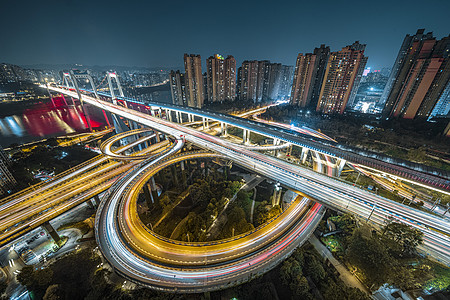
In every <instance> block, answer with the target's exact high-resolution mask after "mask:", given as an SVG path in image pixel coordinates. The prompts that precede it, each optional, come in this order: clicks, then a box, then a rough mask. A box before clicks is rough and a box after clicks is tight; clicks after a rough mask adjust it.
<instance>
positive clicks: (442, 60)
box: [383, 29, 450, 119]
mask: <svg viewBox="0 0 450 300" xmlns="http://www.w3.org/2000/svg"><path fill="white" fill-rule="evenodd" d="M405 45H407V46H408V47H406V48H407V49H406V51H404V48H405V47H404V46H405ZM400 52H401V53H399V56H400V54H401V55H402V56H403V59H402V60H401V63H400V64H399V65H398V66H395V65H394V68H393V70H392V72H395V73H394V74H392V73H391V76H390V77H392V76H393V75H395V78H394V80H393V83H392V87H390V89H389V90H387V89H388V88H389V87H386V89H385V92H386V93H387V92H388V93H387V94H388V96H387V100H386V103H385V106H384V109H383V117H384V118H386V119H389V118H404V119H414V118H429V117H430V115H431V113H432V111H433V109H434V107H435V106H436V103H438V100H439V99H441V96H442V95H443V93H444V92H445V90H446V87H447V85H448V82H449V79H450V36H449V37H445V38H443V39H441V40H436V38H435V37H433V34H432V33H431V32H429V33H427V34H424V30H423V29H420V30H418V31H417V33H416V35H414V36H412V37H410V36H408V35H407V36H406V38H405V40H404V42H403V44H402V48H401V49H400ZM403 52H405V53H403Z"/></svg>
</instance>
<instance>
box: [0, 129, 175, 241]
mask: <svg viewBox="0 0 450 300" xmlns="http://www.w3.org/2000/svg"><path fill="white" fill-rule="evenodd" d="M144 138H146V137H144ZM144 140H145V139H144ZM144 140H142V139H139V140H137V141H136V142H135V143H132V144H128V145H125V146H122V147H120V148H118V149H117V150H116V152H117V153H123V152H125V151H127V150H128V149H130V148H132V147H133V146H135V144H138V143H140V142H143V141H144ZM172 147H174V143H172V142H169V141H162V142H160V143H157V144H155V145H152V146H150V147H148V148H145V149H144V150H143V151H142V152H141V153H139V152H138V153H137V156H140V157H141V158H140V160H142V159H143V158H148V157H153V155H156V154H157V153H166V152H168V151H170V149H171V148H172ZM132 156H133V155H132ZM132 156H131V157H132ZM138 163H139V161H138V160H135V161H131V162H130V163H128V162H125V163H124V162H121V161H113V160H110V158H108V157H106V156H104V155H101V156H97V157H95V158H93V159H91V160H89V161H87V162H85V163H82V164H80V165H78V166H77V167H75V168H72V169H70V170H69V171H70V172H67V171H66V172H64V173H61V174H59V175H58V176H56V177H55V178H53V179H52V180H51V181H50V182H47V183H40V184H37V185H35V186H32V187H30V188H29V189H26V190H24V191H21V192H19V193H17V194H13V195H11V196H9V197H7V198H5V199H2V201H1V202H0V211H1V212H0V247H3V246H4V245H6V244H8V243H9V242H11V241H13V240H14V239H16V238H17V237H19V236H21V235H23V234H25V233H27V232H29V231H31V230H33V229H34V228H37V227H39V226H41V225H42V224H44V223H45V222H47V221H49V220H51V219H53V218H55V217H57V216H59V215H60V214H62V213H64V212H66V211H68V210H70V209H71V208H73V207H75V206H77V205H79V204H81V203H83V202H85V201H87V200H90V199H92V198H93V197H94V196H96V195H98V194H100V193H103V192H104V191H105V190H107V189H108V188H109V187H110V186H111V184H112V183H113V182H114V181H115V180H116V179H117V177H118V176H120V175H122V174H123V173H124V172H126V171H128V170H129V169H130V168H132V167H133V166H135V165H137V164H138Z"/></svg>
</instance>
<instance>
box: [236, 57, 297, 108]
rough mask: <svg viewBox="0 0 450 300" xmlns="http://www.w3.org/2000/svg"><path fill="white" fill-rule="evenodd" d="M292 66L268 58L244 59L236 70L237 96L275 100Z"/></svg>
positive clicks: (245, 98)
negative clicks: (273, 61)
mask: <svg viewBox="0 0 450 300" xmlns="http://www.w3.org/2000/svg"><path fill="white" fill-rule="evenodd" d="M290 74H292V67H289V66H283V65H281V64H279V63H271V62H270V61H268V60H262V61H256V60H254V61H244V62H243V63H242V66H241V67H240V68H239V70H238V84H237V88H238V97H239V99H241V100H252V101H254V102H260V101H262V100H276V99H278V98H279V94H280V89H281V87H282V85H283V84H284V85H287V86H289V85H290V83H289V82H290V80H289V82H288V83H285V82H284V81H283V80H284V78H288V79H290V78H291V75H290ZM284 97H285V96H284Z"/></svg>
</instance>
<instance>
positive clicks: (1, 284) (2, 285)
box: [0, 281, 8, 299]
mask: <svg viewBox="0 0 450 300" xmlns="http://www.w3.org/2000/svg"><path fill="white" fill-rule="evenodd" d="M7 288H8V284H7V283H6V282H5V281H0V296H1V295H2V294H4V293H5V292H6V289H7ZM0 299H1V298H0Z"/></svg>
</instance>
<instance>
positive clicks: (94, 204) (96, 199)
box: [88, 195, 100, 209]
mask: <svg viewBox="0 0 450 300" xmlns="http://www.w3.org/2000/svg"><path fill="white" fill-rule="evenodd" d="M88 203H89V204H90V205H92V207H93V208H94V209H97V207H98V205H99V204H100V198H99V197H98V195H95V196H94V197H92V198H91V199H89V202H88Z"/></svg>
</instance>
